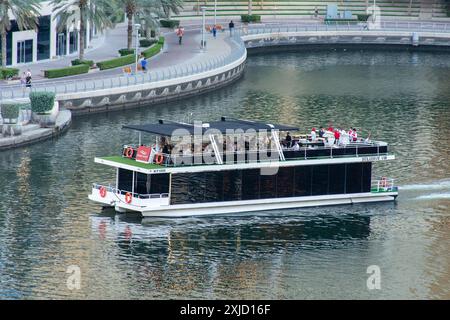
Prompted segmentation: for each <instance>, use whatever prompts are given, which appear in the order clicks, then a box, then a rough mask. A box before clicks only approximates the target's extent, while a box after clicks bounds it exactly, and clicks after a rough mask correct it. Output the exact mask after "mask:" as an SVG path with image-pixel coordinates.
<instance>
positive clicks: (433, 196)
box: [416, 193, 450, 200]
mask: <svg viewBox="0 0 450 320" xmlns="http://www.w3.org/2000/svg"><path fill="white" fill-rule="evenodd" d="M416 199H417V200H439V199H450V193H431V194H425V195H423V196H419V197H417V198H416Z"/></svg>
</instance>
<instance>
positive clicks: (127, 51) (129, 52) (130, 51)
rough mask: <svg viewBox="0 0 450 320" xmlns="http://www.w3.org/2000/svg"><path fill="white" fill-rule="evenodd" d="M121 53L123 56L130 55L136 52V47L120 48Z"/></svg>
mask: <svg viewBox="0 0 450 320" xmlns="http://www.w3.org/2000/svg"><path fill="white" fill-rule="evenodd" d="M119 54H120V56H121V57H123V56H128V55H130V54H134V49H126V48H125V49H120V50H119Z"/></svg>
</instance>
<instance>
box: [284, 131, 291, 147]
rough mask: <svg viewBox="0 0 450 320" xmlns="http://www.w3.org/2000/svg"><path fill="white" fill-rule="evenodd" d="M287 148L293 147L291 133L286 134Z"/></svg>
mask: <svg viewBox="0 0 450 320" xmlns="http://www.w3.org/2000/svg"><path fill="white" fill-rule="evenodd" d="M285 140H286V147H288V148H290V147H291V146H292V137H291V135H290V134H289V132H288V133H287V134H286V139H285Z"/></svg>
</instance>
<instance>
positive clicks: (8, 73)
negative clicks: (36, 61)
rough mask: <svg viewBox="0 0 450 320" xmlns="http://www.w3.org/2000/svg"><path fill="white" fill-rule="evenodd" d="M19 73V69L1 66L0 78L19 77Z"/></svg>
mask: <svg viewBox="0 0 450 320" xmlns="http://www.w3.org/2000/svg"><path fill="white" fill-rule="evenodd" d="M18 74H19V69H16V68H1V67H0V79H9V78H12V77H17V75H18Z"/></svg>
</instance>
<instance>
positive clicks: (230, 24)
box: [228, 20, 234, 37]
mask: <svg viewBox="0 0 450 320" xmlns="http://www.w3.org/2000/svg"><path fill="white" fill-rule="evenodd" d="M228 28H229V29H230V37H232V36H233V30H234V22H233V20H231V21H230V23H229V24H228Z"/></svg>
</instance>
